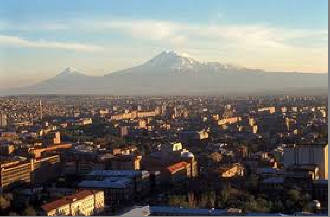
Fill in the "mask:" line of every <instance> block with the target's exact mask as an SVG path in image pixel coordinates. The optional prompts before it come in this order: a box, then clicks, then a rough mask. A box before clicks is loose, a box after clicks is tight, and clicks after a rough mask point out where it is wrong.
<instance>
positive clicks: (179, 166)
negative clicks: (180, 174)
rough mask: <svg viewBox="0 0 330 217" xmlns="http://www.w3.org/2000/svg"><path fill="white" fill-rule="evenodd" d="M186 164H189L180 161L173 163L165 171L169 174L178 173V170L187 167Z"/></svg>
mask: <svg viewBox="0 0 330 217" xmlns="http://www.w3.org/2000/svg"><path fill="white" fill-rule="evenodd" d="M188 164H189V163H187V162H184V161H181V162H179V163H175V164H173V165H171V166H169V167H167V170H168V171H169V172H170V173H175V172H177V171H179V170H182V169H186V167H187V165H188Z"/></svg>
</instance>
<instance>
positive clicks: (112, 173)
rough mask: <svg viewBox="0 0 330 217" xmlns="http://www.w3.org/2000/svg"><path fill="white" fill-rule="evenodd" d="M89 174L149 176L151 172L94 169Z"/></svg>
mask: <svg viewBox="0 0 330 217" xmlns="http://www.w3.org/2000/svg"><path fill="white" fill-rule="evenodd" d="M88 175H89V176H126V177H136V176H139V175H142V176H149V172H148V171H147V170H93V171H91V172H90V173H89V174H88Z"/></svg>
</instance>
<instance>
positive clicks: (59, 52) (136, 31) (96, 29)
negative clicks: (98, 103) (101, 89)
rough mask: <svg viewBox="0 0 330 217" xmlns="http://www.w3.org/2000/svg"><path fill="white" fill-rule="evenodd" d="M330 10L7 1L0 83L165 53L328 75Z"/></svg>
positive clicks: (323, 4)
mask: <svg viewBox="0 0 330 217" xmlns="http://www.w3.org/2000/svg"><path fill="white" fill-rule="evenodd" d="M174 6H175V7H174ZM327 6H328V2H327V1H318V2H317V3H315V2H311V1H299V4H298V1H290V2H287V1H268V2H267V3H265V2H262V1H249V2H248V3H247V2H239V3H238V2H231V3H230V2H225V1H207V2H204V1H203V2H197V1H189V2H188V1H180V2H173V1H166V2H163V3H160V2H157V3H155V2H151V1H143V2H133V3H131V4H130V5H124V3H119V2H114V1H98V4H93V3H91V2H87V1H81V2H79V4H74V3H72V2H71V3H70V2H62V1H57V2H56V3H53V2H52V3H51V2H47V3H46V2H42V1H32V2H29V4H27V3H25V4H18V1H3V2H2V5H1V6H0V11H1V15H0V19H1V21H0V57H1V58H0V59H1V60H2V61H1V62H0V81H1V82H0V85H1V87H2V88H11V87H20V86H24V84H26V83H36V82H39V81H41V80H45V79H48V78H51V77H53V76H55V75H56V74H58V73H59V72H60V71H62V70H63V68H65V67H68V66H72V67H75V68H78V69H80V70H82V71H83V72H85V73H86V74H88V75H104V74H107V73H110V72H114V71H117V70H119V69H124V68H129V67H133V66H136V65H139V64H140V63H142V62H145V61H146V60H148V59H150V58H151V57H153V56H155V55H156V54H158V53H160V52H161V51H163V50H166V49H170V50H176V51H178V52H179V53H185V54H186V55H189V56H192V57H194V58H195V59H198V60H201V61H217V62H221V63H232V64H235V65H240V66H244V67H249V68H259V69H264V70H266V71H297V72H311V73H328V48H327V47H328V28H327V25H328V22H327V16H328V14H327ZM87 12H88V13H87ZM252 54H253V55H252ZM17 63H19V64H17Z"/></svg>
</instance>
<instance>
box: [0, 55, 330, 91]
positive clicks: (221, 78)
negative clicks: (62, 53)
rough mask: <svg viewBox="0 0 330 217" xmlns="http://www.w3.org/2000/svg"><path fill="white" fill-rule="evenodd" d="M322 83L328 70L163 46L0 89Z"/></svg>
mask: <svg viewBox="0 0 330 217" xmlns="http://www.w3.org/2000/svg"><path fill="white" fill-rule="evenodd" d="M327 88H328V73H296V72H265V71H263V70H260V69H250V68H244V67H237V66H232V65H225V64H221V63H219V62H199V61H197V60H194V59H193V58H190V57H187V56H184V55H179V54H177V53H176V52H174V51H164V52H162V53H160V54H159V55H157V56H155V57H154V58H153V59H151V60H149V61H147V62H145V63H143V64H142V65H139V66H136V67H133V68H128V69H124V70H120V71H117V72H113V73H109V74H106V75H104V76H89V75H85V74H83V73H81V72H79V71H77V70H75V69H74V68H71V67H68V68H66V69H65V70H64V71H63V72H62V73H60V74H58V75H57V76H55V77H53V78H51V79H48V80H45V81H42V82H39V83H37V84H35V85H32V86H28V87H24V88H16V89H9V90H5V91H4V92H3V93H2V94H4V95H16V94H107V95H109V94H110V95H208V94H221V95H222V94H249V93H272V92H283V91H297V90H306V91H308V90H315V89H323V90H324V89H327ZM0 94H1V93H0Z"/></svg>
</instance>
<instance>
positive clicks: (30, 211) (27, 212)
mask: <svg viewBox="0 0 330 217" xmlns="http://www.w3.org/2000/svg"><path fill="white" fill-rule="evenodd" d="M23 215H25V216H35V215H37V213H36V211H35V209H34V208H33V207H32V206H28V207H26V208H25V209H24V211H23Z"/></svg>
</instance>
